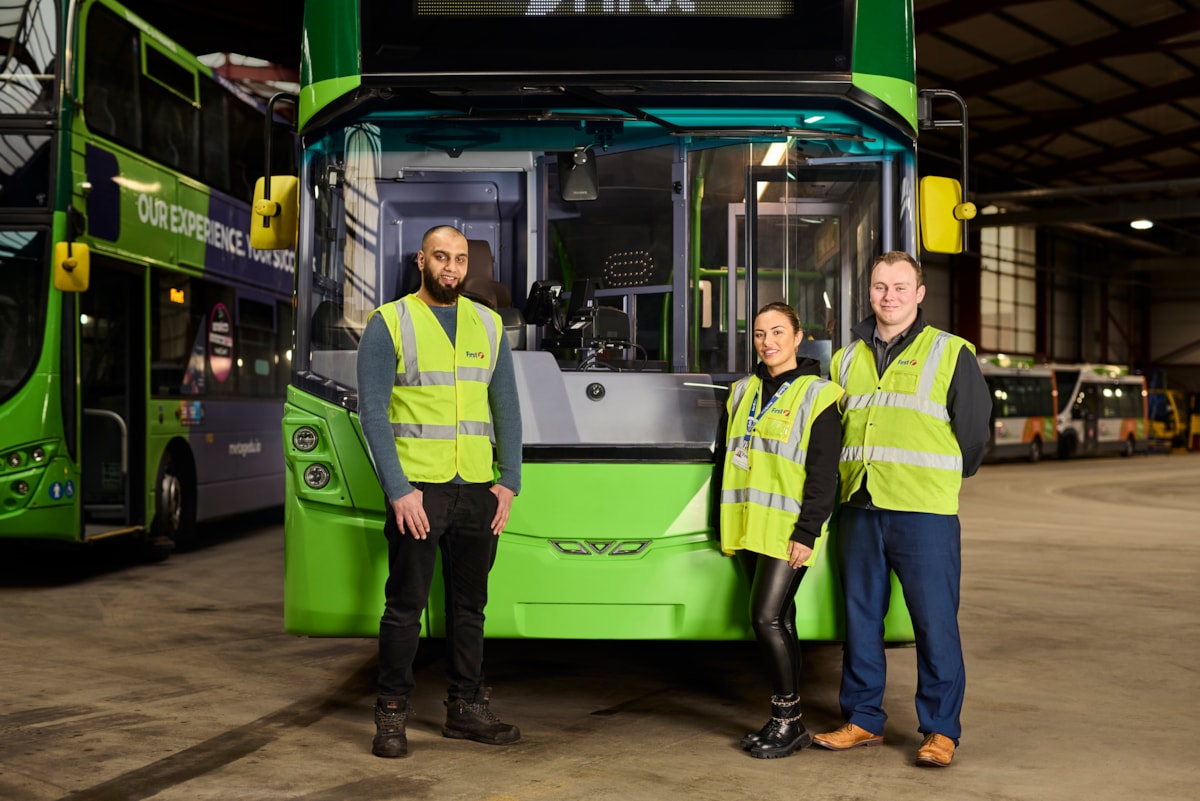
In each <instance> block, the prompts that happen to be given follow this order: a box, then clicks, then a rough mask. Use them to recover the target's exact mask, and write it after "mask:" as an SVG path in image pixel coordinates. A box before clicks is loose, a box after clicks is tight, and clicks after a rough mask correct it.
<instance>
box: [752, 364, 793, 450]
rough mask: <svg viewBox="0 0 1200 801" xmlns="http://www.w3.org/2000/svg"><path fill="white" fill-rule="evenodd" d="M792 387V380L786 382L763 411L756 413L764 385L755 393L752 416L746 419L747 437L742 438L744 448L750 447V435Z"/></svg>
mask: <svg viewBox="0 0 1200 801" xmlns="http://www.w3.org/2000/svg"><path fill="white" fill-rule="evenodd" d="M791 385H792V381H791V379H788V380H787V381H784V382H783V384H782V385H781V386H780V387H779V389H777V390H775V394H774V395H772V396H771V399H770V400H769V401H767V405H766V406H763V408H762V411H761V412H758V413H757V414H756V413H755V412H756V411H757V409H758V396H759V395H761V394H762V384H761V383H760V384H759V385H758V389H757V390H755V392H754V397H753V398H751V399H750V416H749V417H747V418H746V436H745V437H743V438H742V448H743V449H745V448H748V447H750V435H751V433H753V431H754V427H755V426H756V425H758V421H759V420H761V419H762V418H763V415H765V414H766V413H767V411H768V410H769V409H770V408H771V407H772V406H774V405H775V401H777V400H779V399H780V398H781V397H783V393H785V392H787V388H788V387H790V386H791Z"/></svg>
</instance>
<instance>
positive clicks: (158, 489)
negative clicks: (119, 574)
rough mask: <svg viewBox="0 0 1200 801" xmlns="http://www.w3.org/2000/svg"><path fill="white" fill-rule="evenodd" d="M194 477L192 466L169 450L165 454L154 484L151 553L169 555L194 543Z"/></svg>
mask: <svg viewBox="0 0 1200 801" xmlns="http://www.w3.org/2000/svg"><path fill="white" fill-rule="evenodd" d="M191 475H192V473H191V470H190V469H189V465H188V464H187V462H186V461H185V460H184V459H181V458H180V457H179V456H178V455H177V454H176V452H174V451H172V450H167V451H166V452H164V453H163V457H162V461H161V462H159V465H158V478H157V480H156V481H155V482H154V490H155V493H154V500H155V503H154V525H153V526H151V530H150V541H149V544H150V547H151V549H158V550H162V549H165V551H166V554H169V553H170V552H171V550H173V549H175V548H180V549H183V548H186V547H187V546H189V545H191V544H192V542H193V540H194V539H195V535H196V489H195V483H194V482H193V481H192V480H191ZM166 554H164V557H165V556H166Z"/></svg>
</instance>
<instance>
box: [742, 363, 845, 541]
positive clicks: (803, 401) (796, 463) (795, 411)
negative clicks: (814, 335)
mask: <svg viewBox="0 0 1200 801" xmlns="http://www.w3.org/2000/svg"><path fill="white" fill-rule="evenodd" d="M761 394H762V381H761V380H760V379H759V378H758V377H757V376H749V377H747V378H743V379H741V380H740V381H738V382H737V383H736V384H734V385H733V387H732V388H731V389H730V392H729V399H728V401H727V407H728V410H729V429H728V431H727V432H726V443H725V444H726V448H725V469H724V470H723V471H722V475H721V550H722V551H724V552H725V553H732V552H734V551H736V550H740V549H746V550H749V551H754V552H755V553H761V554H766V555H767V556H773V557H775V558H776V559H787V558H788V550H787V549H788V540H790V539H791V537H792V532H793V531H794V530H795V527H796V521H797V520H798V519H799V518H800V511H801V509H800V506H801V500H802V499H803V498H804V479H805V476H806V475H807V473H806V470H805V466H804V463H805V461H806V458H807V455H808V441H809V438H810V437H811V435H812V427H813V423H814V422H815V421H816V419H817V417H818V416H819V415H820V414H821V412H823V411H825V410H826V409H828V408H829V407H830V406H832V405H833V404H835V403H837V401H838V398H840V397H841V396H842V390H841V388H840V387H839V386H837V385H836V384H834V383H832V382H830V381H825V380H824V379H820V378H817V377H816V376H811V375H806V376H801V377H799V378H797V379H795V380H793V381H792V383H791V386H789V387H788V388H787V390H786V391H785V392H784V393H783V395H782V396H781V397H780V398H779V399H778V400H776V401H775V403H774V404H772V405H771V408H770V409H768V410H767V413H766V414H762V408H763V405H764V404H766V403H768V402H769V401H770V400H771V399H770V398H764V397H761ZM756 396H758V403H757V407H756V409H757V411H756V413H757V414H760V415H761V416H760V417H759V420H758V423H756V424H755V426H754V430H753V431H752V432H751V435H750V447H749V450H748V455H749V461H750V469H749V470H746V469H744V468H741V467H737V466H735V465H734V464H733V452H734V450H736V449H737V448H738V447H740V446H741V445H742V441H743V440H744V438H745V436H746V423H747V422H748V421H749V419H750V405H751V402H752V399H753V398H755V397H756ZM826 523H828V521H824V522H822V524H821V533H822V536H821V537H818V538H817V541H816V543H815V544H814V545H813V554H812V556H811V557H809V559H808V561H807V562H805V563H804V564H806V565H811V564H812V563H813V561H814V560H815V559H816V556H817V551H818V550H820V547H821V543H822V542H824V540H825V539H826V538H825V536H824V533H825V525H826Z"/></svg>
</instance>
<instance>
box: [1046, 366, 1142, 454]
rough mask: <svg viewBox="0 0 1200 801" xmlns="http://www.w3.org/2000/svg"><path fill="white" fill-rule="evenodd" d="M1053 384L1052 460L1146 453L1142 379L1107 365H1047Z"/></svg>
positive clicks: (1120, 368) (1118, 367) (1119, 367)
mask: <svg viewBox="0 0 1200 801" xmlns="http://www.w3.org/2000/svg"><path fill="white" fill-rule="evenodd" d="M1050 367H1051V369H1052V370H1053V371H1054V378H1055V381H1056V382H1057V384H1058V389H1059V393H1058V455H1059V458H1062V459H1068V458H1070V457H1072V456H1081V455H1094V454H1098V453H1119V454H1121V455H1122V456H1132V455H1133V453H1134V452H1135V451H1145V450H1146V449H1147V448H1148V447H1149V440H1148V437H1149V433H1150V428H1149V425H1148V423H1147V418H1146V378H1145V376H1142V375H1135V374H1131V373H1130V372H1129V369H1128V368H1125V367H1121V366H1118V365H1110V364H1054V365H1050Z"/></svg>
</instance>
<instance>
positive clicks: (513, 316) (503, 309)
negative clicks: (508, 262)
mask: <svg viewBox="0 0 1200 801" xmlns="http://www.w3.org/2000/svg"><path fill="white" fill-rule="evenodd" d="M462 292H463V294H464V295H466V296H467V297H468V298H470V299H471V300H474V301H477V302H479V303H482V304H483V305H485V306H487V307H488V308H491V309H495V310H496V311H497V312H498V313H499V314H500V319H501V320H503V321H504V335H505V336H506V337H507V338H508V344H509V347H511V348H512V349H513V350H523V349H524V348H525V320H524V319H523V318H522V316H521V312H520V311H519V310H517V309H516V308H514V307H513V305H512V291H511V290H510V289H509V288H508V285H507V284H504V283H502V282H500V281H497V280H496V267H495V261H494V260H493V259H492V246H491V245H490V244H489V243H488V242H487V240H484V239H468V240H467V277H466V278H464V279H463V286H462Z"/></svg>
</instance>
